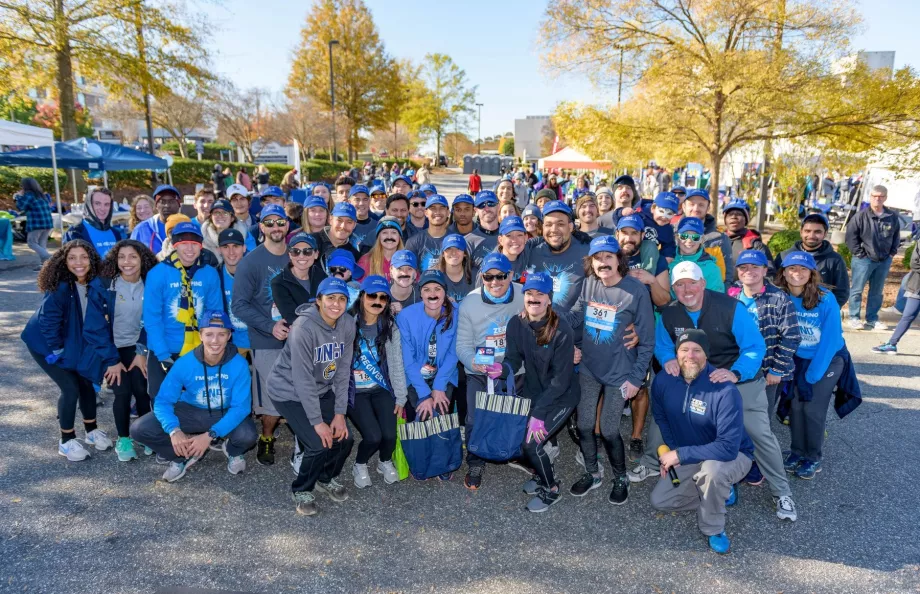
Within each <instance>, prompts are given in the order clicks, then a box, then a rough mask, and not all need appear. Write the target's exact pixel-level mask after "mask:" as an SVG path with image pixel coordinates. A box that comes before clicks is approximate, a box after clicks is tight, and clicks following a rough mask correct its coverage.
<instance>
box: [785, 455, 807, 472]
mask: <svg viewBox="0 0 920 594" xmlns="http://www.w3.org/2000/svg"><path fill="white" fill-rule="evenodd" d="M783 454H784V456H783V468H785V469H786V472H788V473H789V474H795V471H796V470H798V468H799V464H801V463H802V462H803V461H804V458H802V457H801V456H797V455H796V454H793V453H792V452H788V451H787V452H783Z"/></svg>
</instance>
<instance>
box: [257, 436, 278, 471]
mask: <svg viewBox="0 0 920 594" xmlns="http://www.w3.org/2000/svg"><path fill="white" fill-rule="evenodd" d="M256 462H258V463H259V464H261V465H262V466H271V465H272V464H274V463H275V438H274V437H268V438H266V437H265V436H264V435H260V436H259V443H258V444H257V445H256Z"/></svg>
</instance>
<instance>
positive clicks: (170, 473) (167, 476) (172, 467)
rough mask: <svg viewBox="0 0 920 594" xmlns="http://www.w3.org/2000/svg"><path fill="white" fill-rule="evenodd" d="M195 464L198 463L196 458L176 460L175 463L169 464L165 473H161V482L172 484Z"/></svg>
mask: <svg viewBox="0 0 920 594" xmlns="http://www.w3.org/2000/svg"><path fill="white" fill-rule="evenodd" d="M195 462H198V458H195V457H192V458H186V459H185V460H178V461H176V462H170V463H169V468H167V469H166V472H164V473H163V480H164V481H166V482H167V483H174V482H176V481H177V480H179V479H180V478H182V477H183V476H185V473H186V472H187V471H188V469H189V468H191V467H192V466H193V465H194V464H195Z"/></svg>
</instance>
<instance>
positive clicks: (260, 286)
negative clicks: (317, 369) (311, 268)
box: [230, 244, 291, 349]
mask: <svg viewBox="0 0 920 594" xmlns="http://www.w3.org/2000/svg"><path fill="white" fill-rule="evenodd" d="M290 261H291V260H290V258H289V257H288V255H287V254H286V253H285V254H281V255H280V256H276V255H275V254H273V253H271V252H270V251H268V248H266V247H265V245H264V244H263V245H260V246H259V247H257V248H256V249H254V250H253V251H251V252H249V253H248V254H246V255H245V256H243V259H242V260H240V263H239V265H237V267H236V274H234V275H233V277H234V278H233V299H232V303H231V305H230V307H231V309H232V310H233V315H235V316H236V317H238V318H239V319H241V320H242V321H243V322H244V323H245V324H246V326H247V327H248V328H249V344H250V345H251V347H252V348H254V349H280V348H281V346H282V345H283V344H284V343H283V342H282V341H280V340H278V339H277V338H275V336H274V335H273V334H272V329H273V328H274V327H275V322H277V321H278V320H280V319H282V317H281V312H280V311H279V310H278V308H277V307H275V305H274V303H275V300H274V297H273V293H272V279H274V278H275V277H276V276H277V275H279V274H281V271H282V270H284V269H285V268H287V266H288V264H290Z"/></svg>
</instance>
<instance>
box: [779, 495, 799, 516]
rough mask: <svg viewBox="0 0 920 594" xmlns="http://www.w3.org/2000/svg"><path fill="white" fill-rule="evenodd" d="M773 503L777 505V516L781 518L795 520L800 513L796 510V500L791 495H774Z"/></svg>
mask: <svg viewBox="0 0 920 594" xmlns="http://www.w3.org/2000/svg"><path fill="white" fill-rule="evenodd" d="M773 504H774V505H776V517H777V518H779V519H780V520H789V521H790V522H795V521H796V520H797V519H798V517H799V516H798V514H797V513H796V512H795V501H793V500H792V497H790V496H789V495H783V496H782V497H774V498H773Z"/></svg>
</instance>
